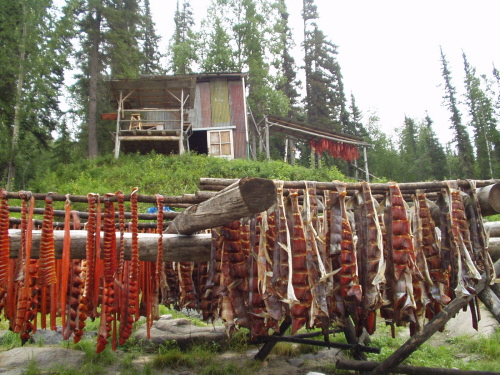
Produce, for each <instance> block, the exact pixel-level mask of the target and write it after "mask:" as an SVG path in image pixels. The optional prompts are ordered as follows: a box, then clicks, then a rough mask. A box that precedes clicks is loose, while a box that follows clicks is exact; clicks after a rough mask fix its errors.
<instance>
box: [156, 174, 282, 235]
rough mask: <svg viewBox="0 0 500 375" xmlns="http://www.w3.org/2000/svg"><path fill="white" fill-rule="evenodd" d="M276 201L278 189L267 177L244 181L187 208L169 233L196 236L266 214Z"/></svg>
mask: <svg viewBox="0 0 500 375" xmlns="http://www.w3.org/2000/svg"><path fill="white" fill-rule="evenodd" d="M275 202H276V186H275V185H274V183H273V181H271V180H266V179H263V178H243V179H241V180H238V181H236V182H234V183H233V184H232V185H230V186H228V187H227V188H226V189H224V190H221V191H220V192H219V193H218V194H216V195H215V196H213V197H212V198H210V199H208V200H206V201H204V202H202V203H199V204H196V205H194V206H191V207H189V208H186V209H185V210H184V211H183V212H182V213H181V214H179V215H178V216H177V217H176V218H175V219H174V220H173V221H172V223H170V225H169V227H168V228H167V230H166V233H178V234H192V233H195V232H198V231H200V230H204V229H210V228H215V227H218V226H221V225H224V224H227V223H230V222H231V221H234V220H238V219H241V218H244V217H249V216H252V215H255V214H257V213H259V212H263V211H265V210H267V209H268V208H269V207H271V206H272V205H273V204H274V203H275Z"/></svg>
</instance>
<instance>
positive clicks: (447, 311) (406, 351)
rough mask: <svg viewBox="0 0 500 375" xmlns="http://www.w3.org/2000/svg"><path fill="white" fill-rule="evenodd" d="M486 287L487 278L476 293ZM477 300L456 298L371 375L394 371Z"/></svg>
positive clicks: (479, 283) (468, 297) (481, 282)
mask: <svg viewBox="0 0 500 375" xmlns="http://www.w3.org/2000/svg"><path fill="white" fill-rule="evenodd" d="M485 286H486V277H485V276H483V278H482V279H481V280H480V281H479V282H478V284H477V285H476V292H477V293H480V292H481V291H482V290H483V289H484V287H485ZM473 298H475V295H473V294H472V295H469V296H467V297H462V298H455V299H454V300H453V301H451V302H450V303H449V304H448V305H447V306H446V307H445V308H444V309H443V310H442V311H441V312H440V313H439V314H437V315H436V316H434V318H433V319H432V320H431V321H430V322H429V323H427V324H426V325H425V326H424V328H423V329H422V331H421V332H418V333H416V334H415V335H413V336H412V337H410V338H409V339H408V340H407V341H406V342H405V343H404V344H403V345H401V346H400V347H399V348H398V349H397V350H396V351H395V352H394V353H392V354H391V355H390V356H389V357H387V358H386V359H385V361H383V362H381V363H380V364H378V365H377V367H376V368H375V369H373V371H372V372H371V373H370V374H371V375H382V374H388V373H390V372H392V369H393V368H394V367H396V366H398V365H399V364H400V363H401V362H403V361H404V360H405V359H406V358H408V356H409V355H410V354H411V353H413V352H414V351H415V350H417V349H418V348H419V347H420V345H422V344H423V343H424V342H425V341H427V340H428V339H429V338H430V337H431V336H432V335H433V334H434V333H436V332H437V331H438V330H440V329H441V328H442V327H444V325H445V324H446V323H447V322H448V320H450V319H451V318H453V317H454V316H455V315H456V314H457V313H458V312H459V311H460V310H461V309H462V308H464V307H465V306H467V305H468V304H469V302H470V301H471V300H472V299H473Z"/></svg>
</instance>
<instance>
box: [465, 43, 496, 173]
mask: <svg viewBox="0 0 500 375" xmlns="http://www.w3.org/2000/svg"><path fill="white" fill-rule="evenodd" d="M462 57H463V59H464V69H465V89H466V95H465V96H466V103H467V106H468V107H469V115H470V126H471V127H472V128H473V129H474V143H475V145H476V158H477V163H476V166H477V175H478V177H479V178H481V179H487V178H493V165H494V164H495V165H496V160H494V159H496V158H495V155H494V154H493V151H492V150H493V147H494V146H495V144H496V145H498V139H499V134H498V131H497V129H496V118H495V114H494V106H493V102H492V100H491V99H490V98H489V97H488V96H487V95H486V92H485V91H484V90H483V89H482V88H481V80H480V79H479V77H477V76H476V69H475V68H474V67H472V66H471V65H470V64H469V61H468V60H467V56H466V55H465V53H462Z"/></svg>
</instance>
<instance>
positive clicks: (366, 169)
mask: <svg viewBox="0 0 500 375" xmlns="http://www.w3.org/2000/svg"><path fill="white" fill-rule="evenodd" d="M363 157H364V159H365V179H366V182H370V171H369V170H368V155H367V154H366V146H364V147H363Z"/></svg>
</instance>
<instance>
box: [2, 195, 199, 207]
mask: <svg viewBox="0 0 500 375" xmlns="http://www.w3.org/2000/svg"><path fill="white" fill-rule="evenodd" d="M6 195H7V199H21V197H20V196H19V192H7V194H6ZM32 196H33V197H34V198H35V200H45V198H46V197H47V193H32ZM51 197H52V200H53V201H54V202H65V201H66V198H68V199H69V200H70V202H72V203H76V202H78V203H87V202H88V198H87V196H86V195H71V194H69V195H67V196H66V195H64V194H57V193H53V194H52V195H51ZM123 200H124V201H125V202H130V194H124V195H123ZM99 201H100V202H101V203H102V202H104V195H100V196H99ZM109 201H110V202H117V201H118V198H117V197H116V195H115V196H110V197H109ZM137 201H138V202H140V203H154V204H156V195H143V194H137ZM202 201H203V199H200V198H198V197H197V196H196V194H184V195H181V196H175V195H173V196H172V195H164V196H163V205H165V206H174V204H176V203H181V204H196V203H200V202H202Z"/></svg>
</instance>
